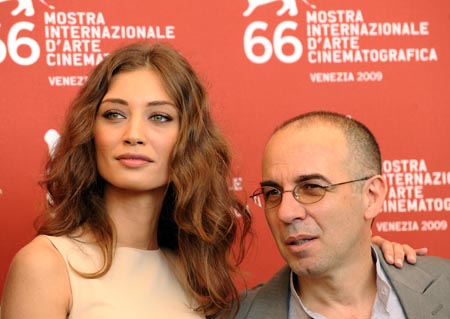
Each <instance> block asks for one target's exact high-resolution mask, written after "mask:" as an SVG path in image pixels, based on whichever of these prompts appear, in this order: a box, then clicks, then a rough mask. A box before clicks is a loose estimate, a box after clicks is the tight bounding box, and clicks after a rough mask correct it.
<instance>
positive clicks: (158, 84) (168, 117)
mask: <svg viewBox="0 0 450 319" xmlns="http://www.w3.org/2000/svg"><path fill="white" fill-rule="evenodd" d="M179 129H180V119H179V115H178V111H177V108H176V107H175V104H174V102H173V101H172V99H171V98H170V97H169V96H168V95H167V93H166V91H165V89H164V87H163V85H162V81H161V79H160V77H159V76H158V75H157V74H156V73H155V72H154V71H152V70H149V69H139V70H135V71H129V72H124V73H119V74H118V75H116V76H115V77H114V78H113V80H112V82H111V85H110V87H109V89H108V91H107V92H106V95H105V96H104V98H103V100H102V102H101V104H100V106H99V109H98V112H97V116H96V119H95V124H94V143H95V149H96V159H97V167H98V170H99V173H100V176H102V177H103V179H105V180H106V182H107V187H115V188H118V189H123V190H128V191H136V192H148V191H152V190H155V189H160V188H162V187H166V186H167V184H168V182H169V162H170V159H171V154H172V151H173V148H174V145H175V143H176V141H177V137H178V132H179Z"/></svg>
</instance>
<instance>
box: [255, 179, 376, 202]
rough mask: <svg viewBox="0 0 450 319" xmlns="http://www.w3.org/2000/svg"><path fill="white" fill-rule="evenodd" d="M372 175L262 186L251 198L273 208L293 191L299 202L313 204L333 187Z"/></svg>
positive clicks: (358, 180)
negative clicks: (288, 186) (322, 182)
mask: <svg viewBox="0 0 450 319" xmlns="http://www.w3.org/2000/svg"><path fill="white" fill-rule="evenodd" d="M371 177H373V176H366V177H363V178H358V179H354V180H351V181H346V182H341V183H335V184H328V185H320V184H318V183H314V182H312V181H309V180H307V181H302V182H300V183H298V184H297V185H295V187H294V189H291V190H281V189H279V188H278V187H275V186H262V187H260V188H258V189H256V190H255V191H254V192H253V194H252V195H251V196H250V198H251V199H253V202H254V203H255V204H256V205H257V206H259V207H261V208H264V209H271V208H275V207H277V206H278V205H280V203H281V200H282V198H283V193H292V196H294V198H295V200H296V201H297V202H299V203H302V204H313V203H316V202H318V201H320V200H321V199H322V198H323V197H324V196H325V194H326V192H327V191H328V190H329V189H330V188H332V187H335V186H339V185H344V184H349V183H354V182H360V181H365V180H368V179H369V178H371Z"/></svg>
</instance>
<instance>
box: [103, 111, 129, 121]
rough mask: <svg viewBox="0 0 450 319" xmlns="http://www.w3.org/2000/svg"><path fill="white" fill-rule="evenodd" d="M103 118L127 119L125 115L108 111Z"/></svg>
mask: <svg viewBox="0 0 450 319" xmlns="http://www.w3.org/2000/svg"><path fill="white" fill-rule="evenodd" d="M103 117H104V118H106V119H110V120H118V119H124V118H125V116H124V115H123V114H121V113H119V112H116V111H106V112H105V113H103Z"/></svg>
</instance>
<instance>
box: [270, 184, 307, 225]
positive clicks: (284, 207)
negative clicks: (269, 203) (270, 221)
mask: <svg viewBox="0 0 450 319" xmlns="http://www.w3.org/2000/svg"><path fill="white" fill-rule="evenodd" d="M276 209H277V215H278V218H279V219H280V220H281V221H283V222H284V223H286V224H290V223H292V222H293V221H294V220H297V219H305V217H306V211H305V208H304V207H303V205H302V204H301V203H299V202H298V201H297V200H296V199H295V198H294V193H293V192H292V191H285V192H283V196H282V198H281V203H280V205H278V207H276Z"/></svg>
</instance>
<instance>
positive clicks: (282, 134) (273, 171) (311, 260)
mask: <svg viewBox="0 0 450 319" xmlns="http://www.w3.org/2000/svg"><path fill="white" fill-rule="evenodd" d="M350 158H351V156H349V155H348V151H347V143H346V140H345V137H344V135H343V133H342V132H341V131H340V130H338V129H336V128H334V127H331V126H324V125H314V126H308V127H304V128H298V127H296V124H293V125H290V126H288V127H286V128H284V129H282V130H280V131H278V132H277V133H276V134H275V135H274V136H273V137H272V138H271V139H270V141H269V143H268V144H267V146H266V149H265V152H264V156H263V163H262V183H263V184H270V185H276V186H277V187H278V188H279V189H281V190H292V189H293V188H294V187H295V186H296V184H297V183H298V182H299V181H303V180H308V181H310V182H311V183H313V184H317V185H322V186H325V185H328V184H334V183H340V182H345V181H349V180H352V179H356V178H361V177H363V176H352V174H350V173H349V172H350V171H351V167H349V166H351V165H353V164H352V161H351V160H349V159H350ZM358 183H365V181H362V182H358ZM357 186H358V185H353V183H350V184H345V185H340V186H336V187H333V188H330V189H328V190H327V192H326V194H325V196H324V197H323V198H322V199H321V200H320V201H318V202H316V203H313V204H301V203H299V202H297V201H296V200H295V199H294V197H293V196H292V193H289V192H286V193H284V194H283V198H282V201H281V203H280V205H278V206H277V207H275V208H272V209H266V210H265V214H266V218H267V222H268V224H269V227H270V229H271V231H272V234H273V236H274V239H275V241H276V244H277V246H278V249H279V251H280V253H281V255H282V256H283V257H284V259H285V260H286V261H287V263H288V264H289V265H290V267H291V269H292V270H293V271H294V272H295V273H297V274H298V275H301V276H304V275H313V276H322V275H326V274H327V273H329V272H330V271H336V270H338V269H339V268H340V267H343V266H345V265H347V264H348V263H352V262H356V260H358V258H361V254H363V253H362V251H363V249H364V251H365V252H366V251H367V245H368V244H369V242H370V226H368V225H369V224H370V221H367V220H365V218H364V211H365V208H364V201H363V196H362V191H361V189H362V188H363V186H364V185H359V186H361V187H357Z"/></svg>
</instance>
